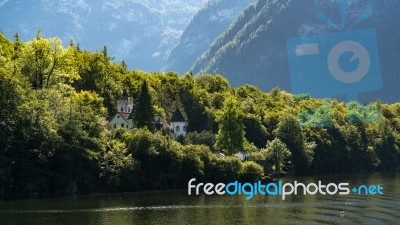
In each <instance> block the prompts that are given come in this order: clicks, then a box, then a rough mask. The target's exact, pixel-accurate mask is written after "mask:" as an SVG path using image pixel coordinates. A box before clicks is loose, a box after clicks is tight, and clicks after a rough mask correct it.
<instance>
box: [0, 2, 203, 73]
mask: <svg viewBox="0 0 400 225" xmlns="http://www.w3.org/2000/svg"><path fill="white" fill-rule="evenodd" d="M205 2H206V0H174V1H170V0H159V1H154V0H101V1H89V0H77V1H73V0H3V1H0V32H2V33H4V34H5V35H6V36H7V37H9V38H12V36H13V35H14V34H15V33H16V32H18V33H19V34H20V37H21V38H22V39H23V40H29V39H31V38H32V37H34V36H35V34H36V32H37V31H38V30H39V29H40V30H41V31H42V34H43V35H44V36H47V37H51V36H58V37H61V39H62V40H63V42H64V44H65V45H66V44H68V42H69V40H70V39H72V40H74V41H75V43H79V44H80V46H81V47H82V48H84V49H88V50H95V49H102V47H103V46H104V45H107V46H108V49H109V54H110V55H111V56H115V57H116V60H118V61H121V60H125V61H126V62H127V63H128V64H129V65H130V66H131V67H132V68H135V69H143V70H152V71H158V70H160V69H161V68H162V67H164V65H165V63H166V58H167V56H168V54H169V52H170V51H171V49H172V48H173V46H175V45H176V44H177V42H178V40H179V37H180V35H181V33H182V32H183V30H184V28H185V27H186V26H187V24H188V23H189V22H190V19H191V18H192V17H193V15H194V14H195V13H196V12H197V11H198V9H199V8H200V7H201V6H202V5H203V4H204V3H205Z"/></svg>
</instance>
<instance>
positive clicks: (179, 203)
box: [0, 173, 400, 225]
mask: <svg viewBox="0 0 400 225" xmlns="http://www.w3.org/2000/svg"><path fill="white" fill-rule="evenodd" d="M294 180H297V181H300V182H304V183H310V182H316V181H318V180H321V181H322V182H323V183H330V182H338V183H340V182H349V183H350V184H353V185H361V184H365V185H373V184H380V185H382V186H383V187H384V195H382V196H371V195H369V196H365V195H363V196H359V195H355V194H350V195H347V196H323V195H315V196H310V195H306V196H303V195H298V196H289V197H288V198H287V199H286V200H285V201H283V200H282V198H281V197H278V196H260V195H259V196H255V197H254V198H253V199H251V200H249V201H248V200H246V199H245V196H228V195H225V196H204V195H202V196H188V195H187V191H186V190H183V191H155V192H141V193H125V194H106V195H103V194H101V195H100V194H98V195H88V196H76V197H66V198H54V199H33V200H18V201H8V202H0V224H2V225H8V224H13V225H16V224H21V225H36V224H40V225H63V224H72V225H81V224H82V225H83V224H85V225H90V224H93V225H94V224H96V225H103V224H104V225H105V224H107V225H119V224H146V225H147V224H156V225H164V224H173V225H181V224H182V225H183V224H185V225H187V224H210V225H211V224H217V225H224V224H227V225H233V224H400V173H385V174H370V175H340V176H339V175H338V176H321V177H300V178H285V179H283V182H292V181H294ZM340 212H344V214H343V216H341V215H340Z"/></svg>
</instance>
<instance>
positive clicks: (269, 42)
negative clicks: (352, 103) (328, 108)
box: [192, 0, 400, 102]
mask: <svg viewBox="0 0 400 225" xmlns="http://www.w3.org/2000/svg"><path fill="white" fill-rule="evenodd" d="M341 2H346V1H342V0H335V1H325V0H259V1H257V2H256V3H255V4H253V5H251V6H249V7H248V8H247V9H246V10H245V11H244V13H243V14H242V15H241V16H240V18H239V19H238V20H237V21H235V23H234V24H232V25H231V26H230V27H229V29H228V30H227V31H226V32H224V33H223V34H222V35H220V36H219V37H218V38H217V39H216V40H215V41H214V42H213V44H212V45H211V47H210V48H209V49H208V50H207V51H205V52H204V53H203V54H202V56H201V57H199V58H198V59H197V60H196V62H195V64H194V66H193V67H192V70H193V72H194V73H204V72H207V73H218V74H222V75H224V76H226V77H228V78H229V80H230V81H231V82H232V84H233V85H235V86H238V85H242V84H246V83H249V84H253V85H256V86H258V87H260V88H262V89H264V90H269V89H271V88H274V87H280V88H282V89H285V90H291V88H292V85H291V79H290V71H289V64H288V54H287V40H289V39H290V38H296V37H302V36H310V35H322V34H328V33H332V32H343V31H346V30H347V31H348V30H350V31H351V30H359V29H364V28H375V30H376V33H377V42H378V43H377V45H378V49H379V57H380V67H381V73H382V79H383V90H381V91H373V92H370V93H362V94H360V95H359V98H360V99H361V100H363V101H370V100H376V99H377V98H381V99H382V100H383V101H388V102H394V101H398V100H399V97H400V93H399V91H398V88H397V84H399V83H400V78H399V76H398V70H397V65H396V64H397V63H398V61H399V60H400V54H398V53H399V52H400V43H399V41H400V26H398V22H399V21H400V14H398V10H399V9H400V1H397V0H385V1H380V0H349V1H348V7H347V10H346V11H345V10H343V7H342V8H341V7H340V6H343V4H341ZM369 8H370V9H372V10H371V12H372V15H371V17H370V18H364V19H365V20H360V21H358V19H359V18H360V16H363V12H368V9H369ZM341 9H342V11H341ZM318 12H323V13H324V14H325V15H326V17H325V18H322V17H321V15H319V18H320V19H317V16H316V15H317V13H318ZM341 12H342V13H341ZM344 12H345V14H344ZM327 18H329V19H330V20H331V21H329V20H328V19H327ZM342 19H343V21H344V23H343V24H342ZM357 22H358V23H357ZM333 24H338V26H335V25H333ZM341 24H342V25H343V26H341ZM310 66H312V65H310Z"/></svg>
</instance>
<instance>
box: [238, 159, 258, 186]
mask: <svg viewBox="0 0 400 225" xmlns="http://www.w3.org/2000/svg"><path fill="white" fill-rule="evenodd" d="M263 176H264V170H263V168H262V167H261V166H260V165H258V164H257V163H255V162H250V161H248V162H244V163H243V167H242V169H241V171H240V180H241V181H242V182H253V181H256V180H260V179H261V178H262V177H263Z"/></svg>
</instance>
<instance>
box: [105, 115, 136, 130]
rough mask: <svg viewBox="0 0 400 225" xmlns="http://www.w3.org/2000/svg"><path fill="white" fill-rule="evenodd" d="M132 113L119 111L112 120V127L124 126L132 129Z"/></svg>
mask: <svg viewBox="0 0 400 225" xmlns="http://www.w3.org/2000/svg"><path fill="white" fill-rule="evenodd" d="M129 115H130V113H121V112H118V113H117V114H115V116H114V117H113V118H112V119H111V121H110V126H111V129H113V130H115V129H118V128H124V129H127V130H130V129H132V128H133V121H132V119H129Z"/></svg>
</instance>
